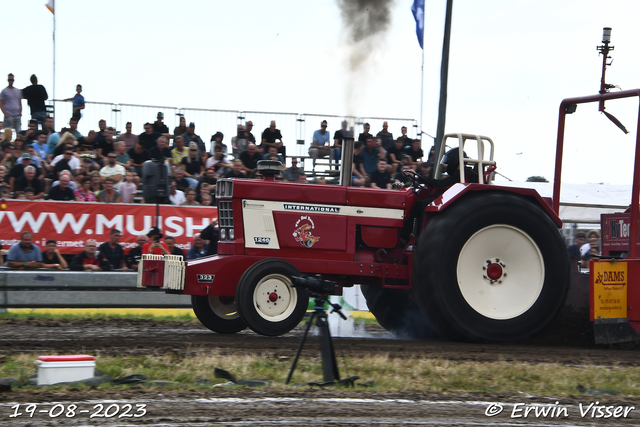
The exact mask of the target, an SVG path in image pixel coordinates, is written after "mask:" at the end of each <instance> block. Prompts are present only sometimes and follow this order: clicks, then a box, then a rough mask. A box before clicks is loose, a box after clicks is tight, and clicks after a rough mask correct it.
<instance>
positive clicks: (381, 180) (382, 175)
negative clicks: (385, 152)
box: [369, 159, 393, 190]
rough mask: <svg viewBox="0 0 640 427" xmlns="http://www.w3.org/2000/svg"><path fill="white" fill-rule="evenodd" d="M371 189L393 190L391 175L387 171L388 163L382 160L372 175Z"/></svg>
mask: <svg viewBox="0 0 640 427" xmlns="http://www.w3.org/2000/svg"><path fill="white" fill-rule="evenodd" d="M369 182H370V183H371V188H384V189H387V190H391V184H392V183H393V181H392V179H391V173H390V172H389V171H388V170H387V162H386V161H384V160H382V159H380V160H379V161H378V168H377V169H376V170H375V171H373V172H372V173H371V174H370V181H369Z"/></svg>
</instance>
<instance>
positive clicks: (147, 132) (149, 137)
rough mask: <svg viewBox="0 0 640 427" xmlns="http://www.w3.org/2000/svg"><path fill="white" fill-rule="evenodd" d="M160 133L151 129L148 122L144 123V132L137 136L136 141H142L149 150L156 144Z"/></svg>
mask: <svg viewBox="0 0 640 427" xmlns="http://www.w3.org/2000/svg"><path fill="white" fill-rule="evenodd" d="M160 136H161V135H160V134H159V133H157V132H154V131H153V125H152V124H151V123H149V122H147V123H145V124H144V132H143V133H141V134H140V136H138V141H140V142H142V145H144V148H146V149H147V150H151V149H152V148H153V147H155V146H156V141H157V140H158V138H159V137H160Z"/></svg>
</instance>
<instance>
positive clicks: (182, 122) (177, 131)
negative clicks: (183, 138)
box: [173, 116, 187, 140]
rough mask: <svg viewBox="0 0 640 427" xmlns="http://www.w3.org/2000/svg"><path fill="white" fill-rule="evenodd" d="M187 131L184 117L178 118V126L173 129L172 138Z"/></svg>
mask: <svg viewBox="0 0 640 427" xmlns="http://www.w3.org/2000/svg"><path fill="white" fill-rule="evenodd" d="M186 131H187V119H185V117H184V116H180V125H179V126H176V127H175V128H173V138H174V140H175V137H176V136H178V135H182V134H184V133H185V132H186Z"/></svg>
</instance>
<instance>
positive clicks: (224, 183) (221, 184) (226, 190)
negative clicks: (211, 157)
mask: <svg viewBox="0 0 640 427" xmlns="http://www.w3.org/2000/svg"><path fill="white" fill-rule="evenodd" d="M231 196H233V181H231V180H230V179H219V180H218V182H216V199H221V198H223V197H225V198H226V197H231Z"/></svg>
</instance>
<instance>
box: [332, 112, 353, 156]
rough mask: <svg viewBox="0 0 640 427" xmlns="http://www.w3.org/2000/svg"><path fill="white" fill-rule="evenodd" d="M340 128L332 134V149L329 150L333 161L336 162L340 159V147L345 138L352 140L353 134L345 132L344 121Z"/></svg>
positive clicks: (345, 123)
mask: <svg viewBox="0 0 640 427" xmlns="http://www.w3.org/2000/svg"><path fill="white" fill-rule="evenodd" d="M341 126H342V127H341V128H340V129H338V130H337V131H335V133H334V134H333V147H332V148H331V150H332V151H333V159H334V160H335V161H336V162H337V161H338V160H340V159H341V158H342V145H343V143H344V140H345V138H353V132H349V131H348V130H347V121H346V120H343V121H342V123H341Z"/></svg>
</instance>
